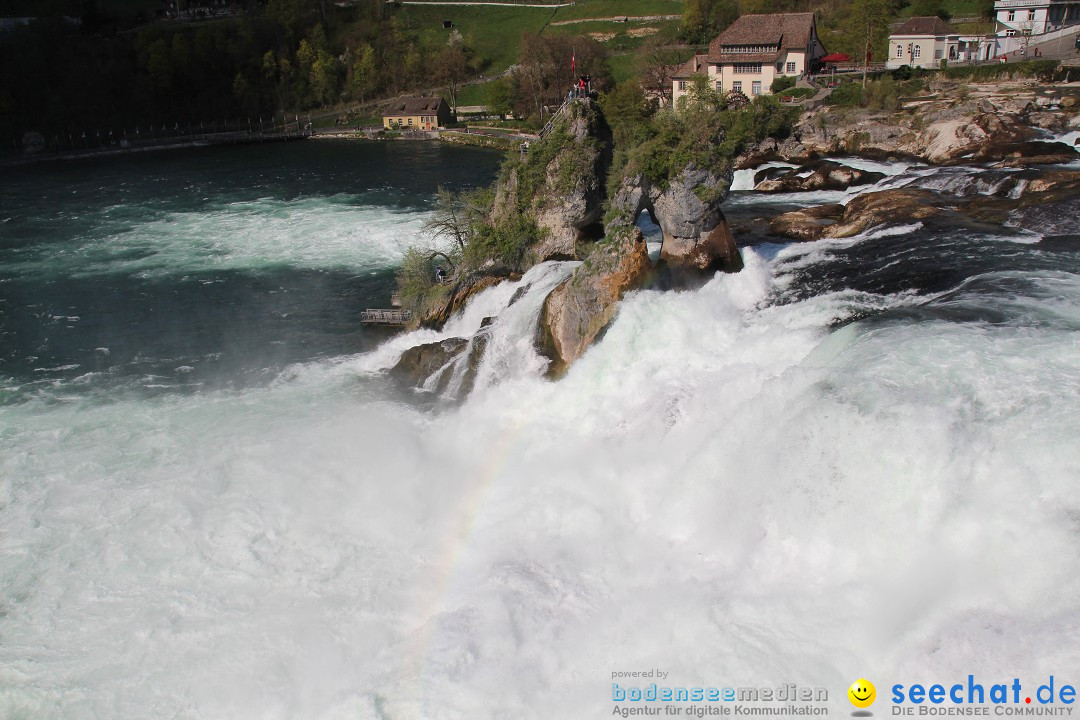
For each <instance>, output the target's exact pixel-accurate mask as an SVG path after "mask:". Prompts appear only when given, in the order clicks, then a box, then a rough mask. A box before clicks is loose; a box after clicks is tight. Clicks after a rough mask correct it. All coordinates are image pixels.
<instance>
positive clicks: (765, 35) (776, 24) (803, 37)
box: [709, 13, 814, 62]
mask: <svg viewBox="0 0 1080 720" xmlns="http://www.w3.org/2000/svg"><path fill="white" fill-rule="evenodd" d="M813 27H814V13H774V14H771V15H742V16H741V17H739V19H738V20H736V21H735V22H733V23H731V26H730V27H729V28H728V29H727V30H725V31H724V32H722V33H720V34H719V35H717V36H716V38H715V39H713V41H712V42H711V43H709V62H717V60H716V59H715V58H717V57H721V56H724V57H727V56H730V55H733V54H735V53H724V52H723V51H722V50H721V48H723V47H724V46H731V45H765V46H770V47H776V48H777V49H778V50H788V49H791V50H798V49H804V48H806V46H807V45H808V44H809V43H810V31H811V30H812V29H813ZM754 62H757V61H756V60H755V61H754Z"/></svg>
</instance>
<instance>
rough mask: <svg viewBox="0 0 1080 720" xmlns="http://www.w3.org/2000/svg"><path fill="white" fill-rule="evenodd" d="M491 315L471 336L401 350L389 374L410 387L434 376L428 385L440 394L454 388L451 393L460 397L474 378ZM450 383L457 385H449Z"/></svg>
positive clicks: (485, 340) (485, 345)
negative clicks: (469, 337)
mask: <svg viewBox="0 0 1080 720" xmlns="http://www.w3.org/2000/svg"><path fill="white" fill-rule="evenodd" d="M493 320H494V318H484V322H483V324H482V325H481V330H480V332H478V333H477V334H476V335H474V336H473V337H472V338H471V339H466V338H447V339H445V340H440V341H439V342H433V343H427V344H425V345H417V346H415V347H411V348H409V349H408V350H406V351H405V352H404V353H402V355H401V358H400V359H399V360H398V362H397V364H396V365H394V367H392V368H391V369H390V375H391V376H392V377H394V378H395V379H397V380H398V381H399V382H400V383H402V384H403V385H405V386H406V387H410V388H422V387H424V386H425V385H427V384H428V383H429V380H431V379H432V377H433V376H437V377H436V379H435V381H434V385H433V386H432V387H430V388H428V389H430V390H432V391H434V392H436V393H438V394H440V395H442V394H444V393H446V392H447V391H448V390H451V389H453V391H454V392H453V393H452V396H453V397H457V398H463V397H465V396H466V395H468V394H469V393H470V392H471V391H472V388H473V385H474V384H475V382H476V373H477V370H478V369H479V367H480V361H481V360H482V359H483V357H484V350H485V349H487V344H488V340H489V339H490V337H491V335H490V331H485V330H484V328H487V327H490V325H491V323H492V322H493ZM451 383H455V384H456V385H457V387H455V388H451V387H450V386H451Z"/></svg>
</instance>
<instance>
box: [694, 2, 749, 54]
mask: <svg viewBox="0 0 1080 720" xmlns="http://www.w3.org/2000/svg"><path fill="white" fill-rule="evenodd" d="M740 12H741V11H740V7H739V3H738V2H737V1H736V0H686V7H685V8H683V20H682V28H681V29H680V34H681V35H682V37H683V39H684V40H686V41H688V42H691V43H699V44H700V43H707V42H709V41H710V40H712V39H713V38H714V37H716V36H717V35H718V34H719V33H720V32H721V31H722V30H724V29H725V28H726V27H727V26H728V25H730V24H731V23H733V22H735V20H736V18H738V17H739V15H740ZM744 12H749V11H744Z"/></svg>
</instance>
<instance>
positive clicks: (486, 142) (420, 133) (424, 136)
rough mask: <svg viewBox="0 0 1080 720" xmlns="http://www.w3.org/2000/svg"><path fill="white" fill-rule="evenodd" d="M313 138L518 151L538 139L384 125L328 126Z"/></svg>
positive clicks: (468, 131) (480, 131) (493, 133)
mask: <svg viewBox="0 0 1080 720" xmlns="http://www.w3.org/2000/svg"><path fill="white" fill-rule="evenodd" d="M311 138H312V139H313V140H329V139H340V140H412V141H431V140H438V141H441V142H447V143H453V144H455V145H469V146H473V147H482V148H489V149H494V150H506V151H511V150H519V149H520V148H521V146H522V145H523V144H525V143H528V142H533V141H535V140H536V139H537V136H536V135H530V134H526V133H517V132H514V133H505V132H499V131H491V130H488V129H472V128H468V129H461V130H459V129H456V128H452V129H439V130H401V131H398V130H386V129H384V128H379V127H373V128H361V129H351V130H340V129H336V128H335V129H326V130H317V131H315V133H314V134H312V136H311Z"/></svg>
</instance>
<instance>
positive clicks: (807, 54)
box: [672, 13, 826, 103]
mask: <svg viewBox="0 0 1080 720" xmlns="http://www.w3.org/2000/svg"><path fill="white" fill-rule="evenodd" d="M825 54H826V53H825V46H824V45H822V44H821V40H820V39H819V38H818V34H817V23H816V22H815V21H814V13H778V14H773V15H743V16H741V17H740V18H739V19H738V20H736V21H735V22H733V23H732V24H731V27H729V28H728V29H727V30H725V31H724V32H722V33H720V34H719V35H717V36H716V38H715V39H714V40H713V41H712V42H711V43H709V52H708V54H707V55H695V56H694V57H692V58H691V59H690V60H689V61H688V62H687V63H686V64H685V65H683V66H682V68H680V69H679V71H678V72H677V73H675V75H674V76H673V78H672V97H673V98H674V100H675V102H676V103H678V101H679V98H681V97H683V96H685V95H686V93H687V92H688V91H689V88H690V84H691V82H692V80H693V79H694V77H695V76H705V77H706V78H708V81H709V84H710V86H711V87H713V89H715V90H717V91H718V92H725V93H727V92H732V91H734V90H738V91H739V92H742V93H743V94H744V95H746V96H748V97H751V98H752V97H754V96H756V95H767V94H768V93H770V92H771V89H770V88H771V87H772V84H773V80H775V79H776V78H778V77H782V76H791V77H799V76H800V75H803V74H804V73H807V72H810V71H812V70H813V69H814V66H815V64H816V63H817V61H818V60H820V59H821V58H823V57H824V56H825Z"/></svg>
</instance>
